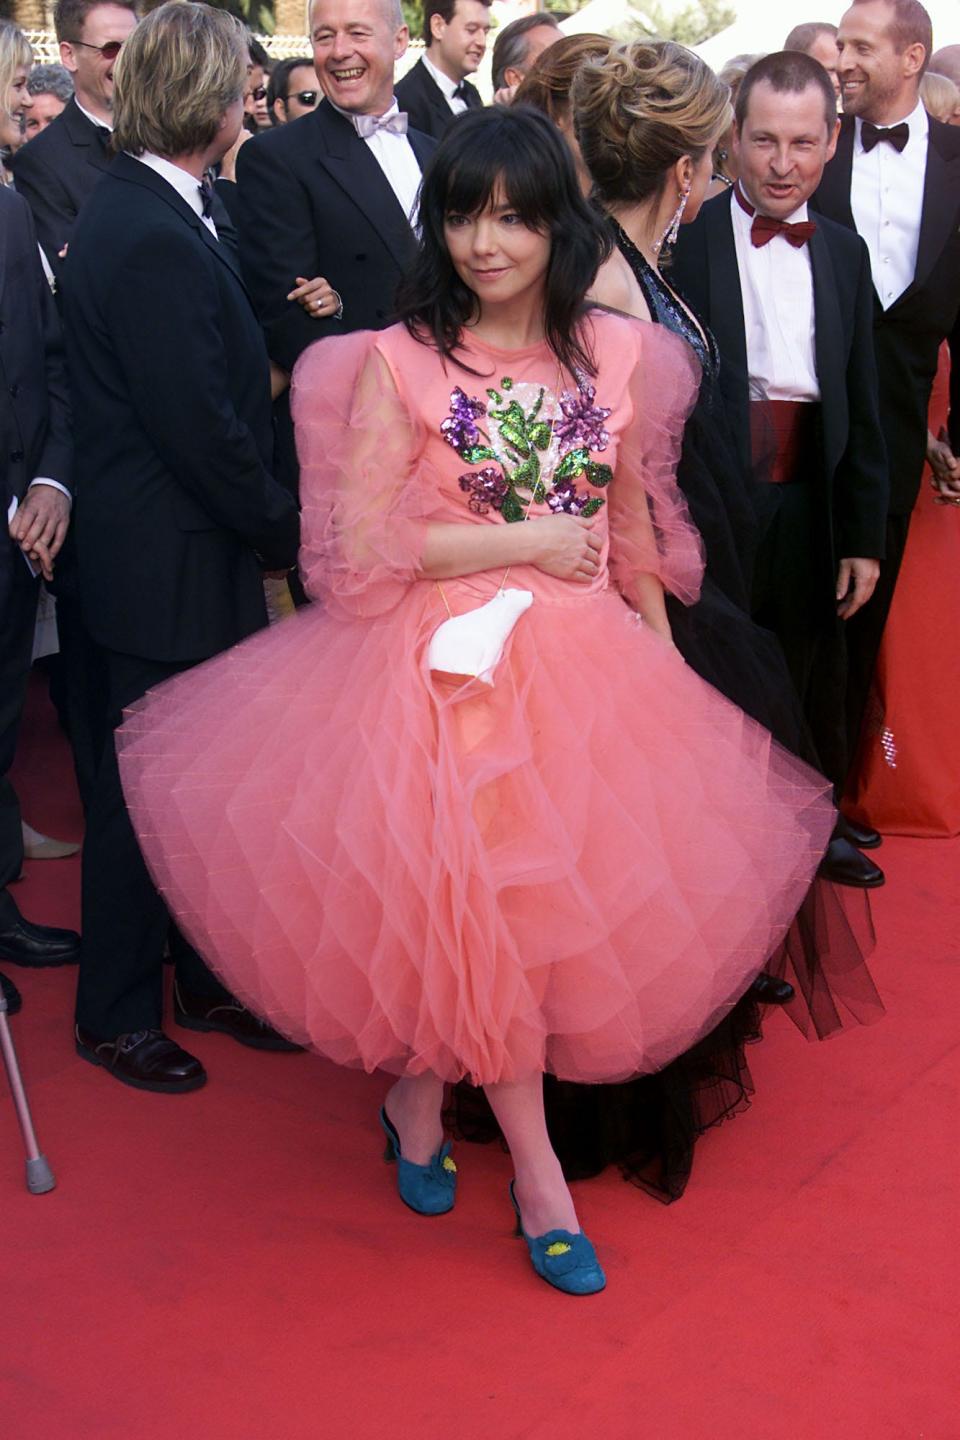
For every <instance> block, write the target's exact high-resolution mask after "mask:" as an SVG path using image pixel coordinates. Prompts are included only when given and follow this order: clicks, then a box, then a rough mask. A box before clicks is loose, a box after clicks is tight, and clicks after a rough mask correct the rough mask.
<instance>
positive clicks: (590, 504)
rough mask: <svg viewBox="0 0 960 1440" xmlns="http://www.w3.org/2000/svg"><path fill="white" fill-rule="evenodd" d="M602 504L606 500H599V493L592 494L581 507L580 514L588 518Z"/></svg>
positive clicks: (594, 513)
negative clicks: (590, 498)
mask: <svg viewBox="0 0 960 1440" xmlns="http://www.w3.org/2000/svg"><path fill="white" fill-rule="evenodd" d="M604 504H606V501H604V500H601V499H600V497H599V495H594V496H593V498H592V500H588V501H587V503H586V505H584V507H583V509H582V510H581V511H580V514H581V515H582V516H583V517H584V519H585V520H589V518H590V516H591V515H596V513H597V511H598V510H599V509H600V507H601V505H604Z"/></svg>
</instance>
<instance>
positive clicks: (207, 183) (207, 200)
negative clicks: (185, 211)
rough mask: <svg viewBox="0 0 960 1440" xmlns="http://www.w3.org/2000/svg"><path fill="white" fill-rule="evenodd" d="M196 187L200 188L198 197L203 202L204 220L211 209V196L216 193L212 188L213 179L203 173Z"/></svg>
mask: <svg viewBox="0 0 960 1440" xmlns="http://www.w3.org/2000/svg"><path fill="white" fill-rule="evenodd" d="M198 188H199V190H200V199H201V201H202V202H203V218H204V220H206V219H208V218H209V215H210V212H211V211H212V209H213V197H214V194H215V193H216V192H215V191H214V188H213V181H212V180H211V179H210V176H209V175H204V177H203V179H202V180H201V181H200V185H199V187H198Z"/></svg>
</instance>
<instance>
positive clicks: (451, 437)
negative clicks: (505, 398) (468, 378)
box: [440, 385, 487, 451]
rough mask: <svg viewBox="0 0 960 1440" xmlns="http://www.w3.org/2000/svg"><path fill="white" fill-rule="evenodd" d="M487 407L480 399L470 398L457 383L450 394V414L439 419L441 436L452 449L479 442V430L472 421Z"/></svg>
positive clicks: (484, 413) (484, 411) (460, 448)
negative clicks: (443, 418)
mask: <svg viewBox="0 0 960 1440" xmlns="http://www.w3.org/2000/svg"><path fill="white" fill-rule="evenodd" d="M486 413H487V407H486V405H485V404H484V403H483V401H482V400H471V398H470V396H469V395H465V394H464V392H463V391H462V390H461V389H460V386H459V385H458V386H457V387H456V389H455V390H454V391H453V394H452V395H451V396H450V414H449V416H448V417H447V419H446V420H443V421H441V424H440V429H441V431H442V432H443V438H444V439H445V440H446V442H447V444H448V445H452V446H453V448H454V450H457V451H460V450H463V449H464V448H465V447H466V446H468V445H478V444H479V443H480V431H479V430H478V429H477V427H476V424H475V423H474V422H475V421H476V420H477V418H478V417H479V416H480V415H486Z"/></svg>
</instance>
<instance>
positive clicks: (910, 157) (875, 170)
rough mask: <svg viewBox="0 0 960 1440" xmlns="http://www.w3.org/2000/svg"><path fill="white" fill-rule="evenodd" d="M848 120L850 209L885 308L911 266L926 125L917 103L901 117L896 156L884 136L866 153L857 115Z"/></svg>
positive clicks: (914, 258)
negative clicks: (905, 133) (901, 139)
mask: <svg viewBox="0 0 960 1440" xmlns="http://www.w3.org/2000/svg"><path fill="white" fill-rule="evenodd" d="M854 123H855V126H856V129H855V133H854V137H853V174H852V176H851V180H850V208H851V209H852V211H853V219H854V223H855V225H856V227H857V232H858V234H860V235H862V236H863V238H864V240H865V241H866V243H867V249H868V250H869V251H870V269H871V270H872V271H873V284H874V288H875V289H876V292H877V295H878V296H879V298H880V304H881V305H882V306H883V308H884V310H889V308H890V306H891V305H892V304H893V303H894V301H895V300H898V299H899V298H900V296H901V295H902V294H903V292H904V290H906V289H907V287H908V285H910V284H912V282H913V277H914V273H915V272H916V268H917V247H918V245H919V243H920V217H921V214H922V211H923V182H924V179H925V177H926V173H927V137H928V136H929V134H930V123H929V121H928V119H927V112H926V110H924V108H923V105H922V104H918V105H917V108H916V110H914V111H913V113H912V114H910V115H908V116H907V119H906V124H907V125H908V126H909V129H910V136H909V139H908V140H907V143H906V145H905V146H904V148H903V152H902V153H901V154H898V152H897V151H896V149H895V148H894V147H893V146H892V145H891V144H890V142H889V141H888V140H879V141H878V142H877V144H876V145H875V146H874V147H873V149H872V150H871V151H870V152H869V154H868V153H867V152H866V151H865V150H864V148H863V142H862V140H861V138H860V132H861V129H862V127H863V121H862V120H861V119H860V117H859V115H858V116H857V118H856V121H855V122H854ZM882 128H887V127H882Z"/></svg>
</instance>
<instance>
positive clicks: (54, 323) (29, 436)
mask: <svg viewBox="0 0 960 1440" xmlns="http://www.w3.org/2000/svg"><path fill="white" fill-rule="evenodd" d="M72 459H73V447H72V442H71V427H70V404H69V398H68V392H67V376H66V367H65V363H64V356H63V344H62V340H61V336H60V325H59V322H58V320H57V313H56V308H55V306H54V303H53V297H52V296H51V294H50V286H49V285H48V284H47V281H46V277H45V276H44V273H43V270H42V268H41V266H40V256H39V254H38V253H37V238H36V233H35V231H34V227H33V221H32V219H31V217H30V211H29V209H28V207H27V204H26V202H25V201H24V200H23V199H22V197H21V196H19V195H16V194H14V192H13V191H12V190H9V189H4V188H3V187H0V467H2V472H0V473H2V478H0V506H2V510H3V515H2V521H3V529H4V532H5V531H6V515H7V508H8V506H9V504H10V501H11V499H13V498H14V497H16V499H17V500H18V501H19V500H22V499H23V497H24V494H25V493H26V491H27V488H28V487H29V485H30V482H31V480H35V479H36V478H37V476H39V475H43V476H45V477H46V478H47V479H49V480H58V481H59V482H60V484H61V485H64V486H65V487H66V488H67V489H68V490H69V489H71V479H72V470H73V465H72ZM9 546H10V541H9V540H7V542H6V548H9ZM20 563H22V562H20Z"/></svg>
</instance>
